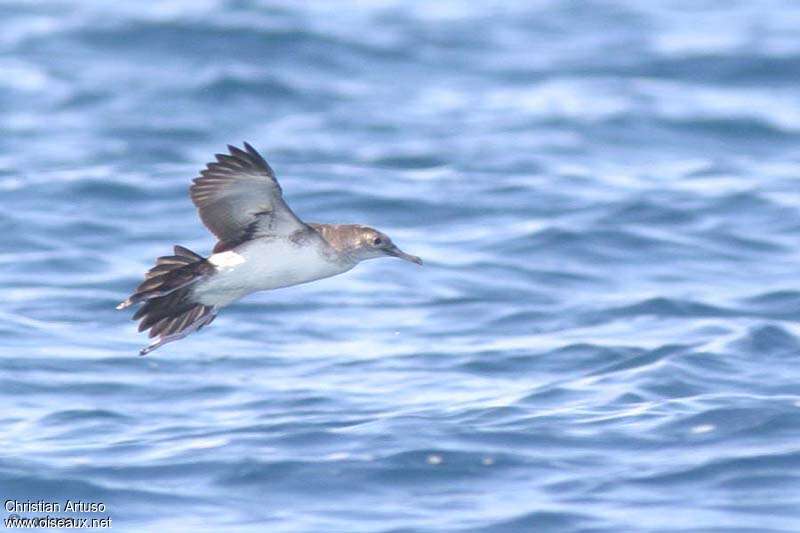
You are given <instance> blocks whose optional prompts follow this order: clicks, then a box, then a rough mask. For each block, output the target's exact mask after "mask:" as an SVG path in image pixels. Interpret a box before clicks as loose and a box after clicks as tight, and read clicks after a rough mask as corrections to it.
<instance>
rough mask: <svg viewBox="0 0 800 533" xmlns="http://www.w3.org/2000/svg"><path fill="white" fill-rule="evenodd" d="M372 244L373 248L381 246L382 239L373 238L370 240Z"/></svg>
mask: <svg viewBox="0 0 800 533" xmlns="http://www.w3.org/2000/svg"><path fill="white" fill-rule="evenodd" d="M372 244H373V245H375V246H380V245H381V244H383V239H381V238H380V237H375V238H374V239H372Z"/></svg>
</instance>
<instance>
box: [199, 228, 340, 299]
mask: <svg viewBox="0 0 800 533" xmlns="http://www.w3.org/2000/svg"><path fill="white" fill-rule="evenodd" d="M208 261H209V262H210V263H211V264H212V265H214V266H215V267H216V272H215V274H213V275H212V276H211V277H209V279H208V280H206V281H205V282H203V283H202V284H200V285H199V286H198V287H197V288H196V289H195V295H196V296H197V298H198V299H199V300H201V301H203V302H204V303H205V301H209V302H210V301H211V300H216V301H217V303H216V304H214V305H226V304H227V303H229V302H225V303H221V301H222V299H225V300H227V299H231V300H230V301H232V300H235V299H238V298H241V297H242V296H244V295H245V294H248V293H250V292H255V291H262V290H269V289H278V288H281V287H289V286H292V285H299V284H301V283H307V282H309V281H315V280H318V279H322V278H327V277H330V276H334V275H336V274H340V273H342V272H345V271H347V270H350V268H352V266H353V265H351V264H349V263H347V262H343V261H341V260H340V259H339V258H338V257H337V256H336V255H335V254H331V250H330V249H327V248H325V247H324V246H321V245H318V244H317V243H308V242H306V243H299V244H298V243H296V242H293V241H292V240H290V239H283V238H274V239H271V238H262V239H257V240H255V241H250V242H248V243H245V244H243V245H241V246H239V247H237V248H235V249H233V250H228V251H226V252H220V253H217V254H213V255H212V256H211V257H209V258H208Z"/></svg>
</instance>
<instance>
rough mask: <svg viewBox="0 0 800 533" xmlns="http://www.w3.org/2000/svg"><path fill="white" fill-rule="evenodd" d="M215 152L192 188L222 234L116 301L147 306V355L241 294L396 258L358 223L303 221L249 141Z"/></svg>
mask: <svg viewBox="0 0 800 533" xmlns="http://www.w3.org/2000/svg"><path fill="white" fill-rule="evenodd" d="M228 150H229V152H230V154H216V156H215V157H216V161H214V162H212V163H208V164H207V165H206V168H205V169H204V170H202V171H201V172H200V176H199V177H197V178H195V179H194V182H193V184H192V186H191V187H190V189H189V192H190V196H191V198H192V202H194V205H195V206H196V207H197V210H198V213H199V215H200V219H201V220H202V221H203V224H205V225H206V227H207V228H208V229H209V230H210V231H211V233H213V234H214V235H215V236H216V237H217V238H218V239H219V242H217V244H216V246H214V250H213V252H212V255H211V256H209V257H207V258H204V257H202V256H200V255H198V254H196V253H194V252H192V251H190V250H188V249H186V248H184V247H183V246H177V245H176V246H175V247H174V255H168V256H164V257H159V258H158V259H156V264H155V266H154V267H153V268H151V269H150V270H149V271H148V272H147V273H146V274H145V279H144V281H143V282H142V283H141V284H140V285H139V286H138V287H137V288H136V290H135V291H134V292H133V294H132V295H131V296H130V297H129V298H128V299H127V300H125V301H124V302H122V303H121V304H119V305H118V306H117V309H125V308H126V307H130V306H131V305H134V304H139V303H141V304H143V305H142V306H141V307H140V308H139V309H138V310H137V311H136V313H135V314H134V315H133V319H134V320H138V319H141V322H140V323H139V331H144V330H150V337H151V338H153V339H154V341H153V342H152V343H151V344H150V345H149V346H147V347H145V348H143V349H142V350H141V351H140V352H139V353H140V354H141V355H145V354H147V353H149V352H151V351H153V350H155V349H156V348H158V347H160V346H163V345H164V344H167V343H168V342H172V341H176V340H178V339H182V338H183V337H185V336H186V335H189V334H190V333H192V332H194V331H198V330H199V329H201V328H202V327H203V326H206V325H208V324H210V323H211V321H213V320H214V318H215V317H216V315H217V313H218V312H219V310H220V309H222V308H223V307H225V306H226V305H229V304H231V303H232V302H234V301H236V300H238V299H239V298H242V297H243V296H245V295H247V294H250V293H253V292H256V291H264V290H271V289H278V288H281V287H289V286H292V285H299V284H301V283H308V282H309V281H315V280H318V279H322V278H328V277H330V276H335V275H337V274H341V273H343V272H347V271H348V270H350V269H352V268H353V267H355V266H356V265H357V264H358V263H360V262H361V261H364V260H366V259H374V258H376V257H385V256H390V257H399V258H400V259H405V260H406V261H411V262H412V263H417V264H418V265H421V264H422V260H421V259H420V258H419V257H417V256H414V255H410V254H407V253H405V252H403V251H402V250H400V249H399V248H398V247H397V246H396V245H395V244H394V243H393V242H392V240H391V239H390V238H389V237H388V236H386V235H385V234H384V233H381V232H380V231H378V230H376V229H373V228H369V227H367V226H362V225H359V224H317V223H306V222H303V221H302V220H300V219H299V218H298V217H297V215H295V214H294V213H293V212H292V210H291V209H290V208H289V206H288V205H287V204H286V202H285V201H284V199H283V191H282V190H281V186H280V184H279V183H278V180H277V179H276V178H275V173H274V172H273V170H272V168H271V167H270V166H269V164H268V163H267V162H266V161H265V160H264V158H263V157H261V155H260V154H259V153H258V152H257V151H256V150H255V149H254V148H253V147H252V146H250V145H249V144H248V143H244V149H240V148H237V147H235V146H230V145H228Z"/></svg>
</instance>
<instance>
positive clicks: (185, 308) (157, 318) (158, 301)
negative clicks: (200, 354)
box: [117, 246, 216, 355]
mask: <svg viewBox="0 0 800 533" xmlns="http://www.w3.org/2000/svg"><path fill="white" fill-rule="evenodd" d="M174 251H175V255H168V256H164V257H159V258H158V259H156V264H155V266H154V267H153V268H151V269H150V270H149V271H148V272H147V273H146V274H145V275H144V281H143V282H142V283H141V284H139V286H138V287H137V288H136V290H135V291H134V292H133V294H132V295H131V296H130V297H128V299H127V300H125V301H124V302H122V303H121V304H119V305H118V306H117V309H125V308H127V307H130V306H131V305H133V304H137V303H141V302H143V303H144V305H142V307H140V308H139V310H138V311H136V313H135V314H134V315H133V319H134V320H139V319H141V322H140V323H139V331H144V330H146V329H149V330H150V337H151V338H156V340H155V341H154V342H153V343H152V344H150V345H149V346H147V347H146V348H143V349H142V350H141V351H140V352H139V354H140V355H145V354H147V353H149V352H152V351H153V350H155V349H156V348H158V347H159V346H163V345H164V344H167V343H168V342H172V341H176V340H178V339H182V338H183V337H185V336H186V335H188V334H190V333H192V332H194V331H197V330H199V329H200V328H202V327H203V326H205V325H208V324H210V323H211V321H212V320H214V317H215V316H216V310H215V308H214V307H213V306H208V305H203V304H201V303H198V302H196V301H193V299H192V285H193V284H195V283H197V282H198V281H200V280H201V279H204V278H206V277H207V276H209V275H210V274H212V273H213V272H214V266H213V265H211V264H210V263H209V262H208V261H206V260H205V259H204V258H203V257H201V256H199V255H197V254H196V253H194V252H192V251H191V250H188V249H186V248H184V247H183V246H175V248H174Z"/></svg>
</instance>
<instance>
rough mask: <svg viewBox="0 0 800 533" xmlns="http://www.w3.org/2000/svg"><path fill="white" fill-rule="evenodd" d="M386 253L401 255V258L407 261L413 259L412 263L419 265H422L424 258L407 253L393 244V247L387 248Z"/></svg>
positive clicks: (395, 255)
mask: <svg viewBox="0 0 800 533" xmlns="http://www.w3.org/2000/svg"><path fill="white" fill-rule="evenodd" d="M386 253H387V254H388V255H391V256H394V257H399V258H400V259H403V260H405V261H411V262H412V263H416V264H418V265H422V259H420V258H419V257H417V256H416V255H411V254H407V253H405V252H404V251H403V250H401V249H400V248H398V247H397V246H392V247H391V248H389V249H387V250H386Z"/></svg>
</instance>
